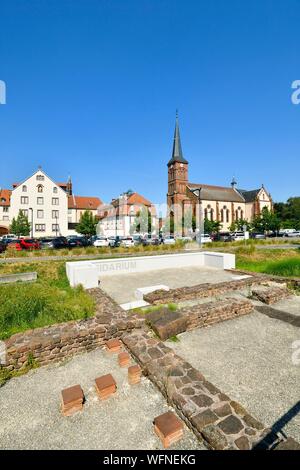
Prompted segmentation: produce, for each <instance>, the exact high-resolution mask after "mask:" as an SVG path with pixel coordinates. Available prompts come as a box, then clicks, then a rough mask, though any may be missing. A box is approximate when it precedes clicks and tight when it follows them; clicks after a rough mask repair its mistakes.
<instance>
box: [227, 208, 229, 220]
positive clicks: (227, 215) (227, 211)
mask: <svg viewBox="0 0 300 470" xmlns="http://www.w3.org/2000/svg"><path fill="white" fill-rule="evenodd" d="M226 222H229V209H227V210H226Z"/></svg>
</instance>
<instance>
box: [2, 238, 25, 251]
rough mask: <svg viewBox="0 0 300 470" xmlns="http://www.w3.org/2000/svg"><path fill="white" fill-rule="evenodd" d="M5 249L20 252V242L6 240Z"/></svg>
mask: <svg viewBox="0 0 300 470" xmlns="http://www.w3.org/2000/svg"><path fill="white" fill-rule="evenodd" d="M6 248H7V249H9V250H16V251H22V246H21V241H20V240H7V242H6Z"/></svg>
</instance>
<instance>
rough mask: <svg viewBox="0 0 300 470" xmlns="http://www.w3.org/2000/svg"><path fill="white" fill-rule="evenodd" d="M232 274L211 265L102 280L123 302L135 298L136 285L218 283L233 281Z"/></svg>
mask: <svg viewBox="0 0 300 470" xmlns="http://www.w3.org/2000/svg"><path fill="white" fill-rule="evenodd" d="M231 280H232V274H231V273H230V272H227V271H224V270H222V269H217V268H210V267H189V268H179V269H176V268H172V269H160V270H155V271H148V272H145V273H142V274H141V273H132V274H127V275H126V276H124V275H119V276H118V275H114V276H106V277H104V278H103V279H102V280H101V284H100V286H101V288H102V289H104V290H105V291H106V292H107V293H108V294H109V295H110V296H111V297H112V298H113V299H114V300H116V302H118V303H119V304H123V303H126V302H131V301H133V300H135V291H136V287H137V286H139V287H147V286H151V285H154V284H165V285H167V286H169V287H170V288H171V289H172V288H176V287H184V286H193V285H196V284H204V283H207V282H212V283H217V282H224V281H231Z"/></svg>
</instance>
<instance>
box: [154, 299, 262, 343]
mask: <svg viewBox="0 0 300 470" xmlns="http://www.w3.org/2000/svg"><path fill="white" fill-rule="evenodd" d="M252 311H253V304H252V302H250V300H247V299H234V298H228V299H223V300H215V301H212V302H205V303H200V304H196V305H190V306H187V307H184V308H181V309H179V310H176V311H175V312H174V311H171V310H169V309H168V308H166V307H161V308H160V309H159V310H156V311H153V312H151V313H148V314H147V316H146V322H147V324H148V325H149V326H150V327H151V328H152V329H153V331H154V332H155V333H156V335H157V336H158V337H159V338H160V339H162V340H166V339H168V338H170V337H171V336H176V335H178V334H179V333H183V332H184V331H187V330H192V329H194V328H203V327H206V326H209V325H213V324H214V323H219V322H221V321H225V320H230V319H232V318H236V317H239V316H241V315H247V314H248V313H251V312H252Z"/></svg>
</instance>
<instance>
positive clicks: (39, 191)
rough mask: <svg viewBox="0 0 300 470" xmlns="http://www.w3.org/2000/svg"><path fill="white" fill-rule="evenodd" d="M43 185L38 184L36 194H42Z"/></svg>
mask: <svg viewBox="0 0 300 470" xmlns="http://www.w3.org/2000/svg"><path fill="white" fill-rule="evenodd" d="M43 189H44V188H43V185H42V184H39V185H38V187H37V190H38V193H42V192H43Z"/></svg>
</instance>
